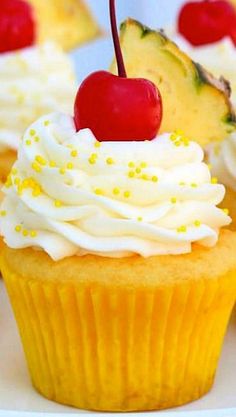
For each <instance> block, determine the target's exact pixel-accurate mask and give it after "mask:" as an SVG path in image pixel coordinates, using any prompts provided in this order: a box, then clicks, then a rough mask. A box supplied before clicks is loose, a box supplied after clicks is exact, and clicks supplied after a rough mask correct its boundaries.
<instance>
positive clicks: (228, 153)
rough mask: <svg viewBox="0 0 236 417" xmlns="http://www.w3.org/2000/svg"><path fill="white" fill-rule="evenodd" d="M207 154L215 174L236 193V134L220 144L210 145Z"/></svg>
mask: <svg viewBox="0 0 236 417" xmlns="http://www.w3.org/2000/svg"><path fill="white" fill-rule="evenodd" d="M207 154H208V160H209V163H210V164H211V166H212V172H213V174H214V175H216V176H217V178H219V180H220V181H221V182H222V183H223V184H225V185H226V186H228V187H230V188H232V189H233V190H234V191H236V133H232V134H231V135H230V136H229V137H228V138H226V139H225V140H224V141H223V142H221V143H220V144H219V143H217V144H211V145H209V146H208V149H207Z"/></svg>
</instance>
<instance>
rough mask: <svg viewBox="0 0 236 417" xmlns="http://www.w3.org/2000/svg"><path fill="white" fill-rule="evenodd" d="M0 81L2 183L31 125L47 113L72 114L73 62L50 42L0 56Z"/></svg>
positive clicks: (0, 164)
mask: <svg viewBox="0 0 236 417" xmlns="http://www.w3.org/2000/svg"><path fill="white" fill-rule="evenodd" d="M0 79H1V81H2V88H1V96H0V103H1V110H0V179H2V180H4V179H5V178H6V176H7V174H8V172H9V170H10V167H11V165H12V163H13V162H14V160H15V158H16V150H17V148H18V145H19V142H20V138H21V136H22V134H23V132H24V130H25V129H26V127H27V126H28V125H29V124H30V123H32V122H33V121H34V120H36V119H37V118H38V117H39V116H41V115H42V114H44V113H45V112H48V111H49V112H50V111H53V110H56V111H59V110H61V111H65V112H69V113H72V108H73V96H74V95H75V92H76V87H75V85H76V83H75V78H74V73H73V68H72V63H71V62H70V60H69V58H68V57H67V56H66V55H65V54H64V53H63V52H62V51H61V49H60V48H59V47H58V46H57V45H56V44H53V43H46V44H44V45H42V46H32V47H29V48H24V49H22V50H20V51H13V52H7V53H3V54H1V55H0ZM28 139H29V140H30V136H29V138H28Z"/></svg>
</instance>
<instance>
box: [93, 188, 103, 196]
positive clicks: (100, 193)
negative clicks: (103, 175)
mask: <svg viewBox="0 0 236 417" xmlns="http://www.w3.org/2000/svg"><path fill="white" fill-rule="evenodd" d="M94 192H95V194H97V195H103V194H104V193H103V191H102V190H101V188H96V189H95V190H94Z"/></svg>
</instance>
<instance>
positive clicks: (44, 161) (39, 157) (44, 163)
mask: <svg viewBox="0 0 236 417" xmlns="http://www.w3.org/2000/svg"><path fill="white" fill-rule="evenodd" d="M35 161H37V162H38V163H39V164H40V165H46V160H45V159H44V158H43V157H42V156H41V155H36V157H35Z"/></svg>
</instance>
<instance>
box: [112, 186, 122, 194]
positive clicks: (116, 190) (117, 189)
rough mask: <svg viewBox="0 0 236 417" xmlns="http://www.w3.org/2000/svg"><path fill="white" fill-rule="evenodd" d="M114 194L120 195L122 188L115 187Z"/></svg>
mask: <svg viewBox="0 0 236 417" xmlns="http://www.w3.org/2000/svg"><path fill="white" fill-rule="evenodd" d="M113 194H114V195H118V194H120V189H119V188H117V187H116V188H114V189H113Z"/></svg>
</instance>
